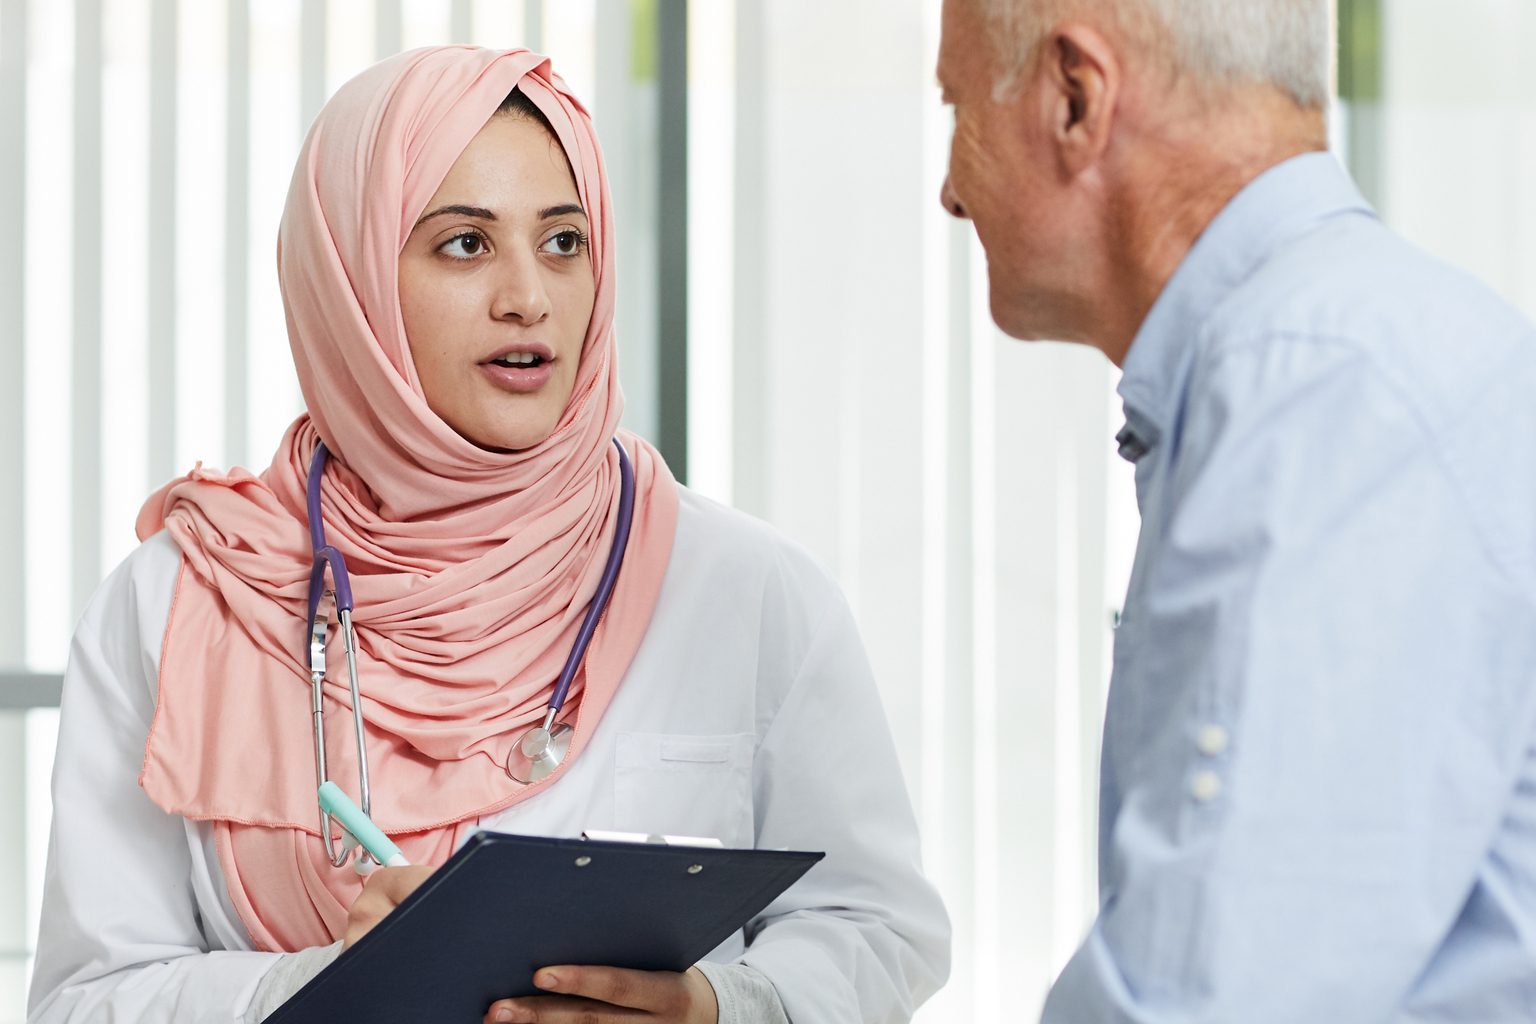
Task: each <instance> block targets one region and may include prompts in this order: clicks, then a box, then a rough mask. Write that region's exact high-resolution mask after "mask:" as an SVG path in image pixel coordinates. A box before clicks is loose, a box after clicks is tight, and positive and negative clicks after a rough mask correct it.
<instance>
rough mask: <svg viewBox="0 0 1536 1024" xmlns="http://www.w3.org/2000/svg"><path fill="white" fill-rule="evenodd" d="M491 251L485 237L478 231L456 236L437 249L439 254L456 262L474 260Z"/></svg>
mask: <svg viewBox="0 0 1536 1024" xmlns="http://www.w3.org/2000/svg"><path fill="white" fill-rule="evenodd" d="M489 249H490V246H489V245H488V244H487V243H486V240H485V236H484V235H482V234H480V233H479V232H478V231H466V232H464V233H463V234H462V235H454V236H453V237H452V238H450V239H448V241H446V242H444V243H443V244H442V245H440V246H438V247H437V251H438V252H440V253H442V254H443V255H444V256H451V257H453V258H454V259H456V260H472V259H474V258H475V257H476V256H484V255H485V254H486V252H487V251H488V250H489Z"/></svg>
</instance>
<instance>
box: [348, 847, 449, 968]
mask: <svg viewBox="0 0 1536 1024" xmlns="http://www.w3.org/2000/svg"><path fill="white" fill-rule="evenodd" d="M434 870H435V869H434V868H431V867H428V866H427V865H425V864H421V865H417V864H412V865H411V866H410V867H404V868H374V869H373V874H371V875H369V876H368V880H367V881H366V882H364V883H363V891H362V892H360V893H358V896H357V899H355V900H353V901H352V909H351V910H350V911H348V912H347V940H346V942H344V943H343V944H342V947H341V948H342V949H351V948H352V944H353V943H354V942H356V941H357V940H358V939H360V938H362V937H363V936H364V935H367V934H368V933H369V932H370V931H372V930H373V926H374V925H376V924H378V923H379V922H380V921H382V920H384V918H385V917H387V916H388V915H389V912H390V911H391V910H394V909H395V908H396V907H397V906H399V905H400V903H401V901H402V900H404V899H405V898H406V897H407V896H409V895H410V894H411V893H413V892H415V891H416V887H417V886H418V885H420V884H421V883H422V882H425V881H426V880H427V876H428V875H430V874H432V872H433V871H434Z"/></svg>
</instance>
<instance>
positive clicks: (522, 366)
mask: <svg viewBox="0 0 1536 1024" xmlns="http://www.w3.org/2000/svg"><path fill="white" fill-rule="evenodd" d="M544 362H545V359H544V357H543V356H541V355H539V354H538V353H537V352H508V353H506V354H505V355H500V356H497V357H496V358H495V359H492V360H491V365H492V366H506V367H509V368H511V369H515V370H526V369H528V368H530V367H534V366H539V365H541V364H543V363H544Z"/></svg>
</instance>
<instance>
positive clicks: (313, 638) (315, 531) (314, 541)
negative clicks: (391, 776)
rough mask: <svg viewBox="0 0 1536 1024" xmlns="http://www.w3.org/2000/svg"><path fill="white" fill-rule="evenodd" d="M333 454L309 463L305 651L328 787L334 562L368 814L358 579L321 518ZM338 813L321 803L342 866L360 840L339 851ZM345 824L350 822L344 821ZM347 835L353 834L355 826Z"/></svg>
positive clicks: (318, 773) (327, 839) (326, 835)
mask: <svg viewBox="0 0 1536 1024" xmlns="http://www.w3.org/2000/svg"><path fill="white" fill-rule="evenodd" d="M329 458H330V452H329V451H328V450H327V449H326V447H325V443H324V442H323V441H322V442H321V443H319V444H317V445H316V446H315V454H314V458H313V459H311V460H310V464H309V480H308V484H307V487H306V489H305V496H304V497H305V506H306V509H307V511H308V512H309V539H310V542H311V545H312V547H313V551H314V562H313V563H312V564H311V566H310V570H309V610H308V614H307V615H306V616H305V619H304V622H305V641H306V643H305V648H306V650H305V654H306V658H307V661H308V663H309V685H310V713H311V715H312V716H313V718H314V731H315V781H316V783H317V785H318V786H319V787H320V788H321V789H322V790H324V789H325V787H326V786H331V787H332V788H333V789H334V788H335V785H334V783H331V781H330V778H329V775H328V773H327V771H326V764H325V701H324V688H325V634H326V630H327V628H328V625H329V618H330V616H329V614H321V609H320V602H321V600H322V599H323V598H324V597H325V593H326V590H325V567H326V566H327V565H329V566H330V567H331V580H332V582H333V584H334V586H335V591H334V593H335V598H336V613H337V617H338V618H340V619H341V642H342V649H343V650H344V651H345V652H346V657H347V686H348V689H349V690H350V691H351V696H352V724H353V727H354V729H355V732H356V741H357V783H358V795H359V796H360V797H361V798H362V799H361V803H362V813H363V814H364V816H367V815H368V814H370V813H371V811H372V800H371V793H370V789H369V784H368V748H367V738H366V736H365V734H364V732H363V703H362V701H363V698H362V693H361V692H360V690H359V689H358V684H357V637H356V635H355V633H354V632H353V629H352V607H353V605H352V580H351V577H349V576H348V575H347V561H346V559H345V558H343V557H342V556H341V552H340V551H338V550H336V549H335V548H333V547H331V546H330V545H329V544H327V543H326V542H325V521H324V519H323V518H322V517H321V508H320V486H321V480H322V479H323V477H324V474H325V464H326V461H327V460H328V459H329ZM332 820H333V818H332V815H331V814H330V812H329V811H327V810H326V809H325V806H324V804H323V803H322V805H321V808H320V838H321V840H322V841H323V842H324V843H325V853H326V856H327V857H329V858H330V860H331V864H332V865H333V866H335V867H338V868H339V867H341V866H342V865H343V864H345V863H346V862H347V857H348V856H349V855H350V854H351V852H352V848H353V846H354V845H355V844H353V843H352V842H350V841H349V842H347V843H345V844H344V845H343V846H342V849H341V852H340V853H337V852H336V847H335V840H334V838H333V837H332V835H331V822H332ZM343 827H344V828H345V826H343ZM345 834H347V835H351V834H352V833H351V832H350V831H348V832H346V833H345ZM353 866H354V867H356V868H357V869H358V870H359V872H365V871H367V870H371V869H372V866H371V865H370V864H367V863H365V862H364V861H363V860H362V858H361V856H359V858H358V859H357V860H356V861H355V862H354V865H353Z"/></svg>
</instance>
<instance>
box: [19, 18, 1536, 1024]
mask: <svg viewBox="0 0 1536 1024" xmlns="http://www.w3.org/2000/svg"><path fill="white" fill-rule="evenodd" d="M682 2H683V0H0V222H3V223H4V224H5V225H6V226H7V228H6V230H4V231H0V670H5V669H10V670H12V671H13V673H21V672H27V671H30V672H33V673H57V672H59V671H61V670H62V668H63V665H64V661H65V658H66V655H67V649H68V641H69V635H70V632H71V630H72V628H73V623H74V621H75V618H76V616H77V615H78V613H79V611H80V609H81V608H82V607H83V605H84V603H85V601H86V600H87V599H88V597H89V595H90V592H91V590H92V589H93V588H94V586H95V585H96V584H97V582H99V580H100V579H101V578H102V576H104V574H105V573H106V572H108V571H110V569H111V568H112V567H113V566H114V565H115V564H116V563H117V562H118V561H120V560H121V559H122V558H123V556H124V555H125V554H127V553H128V551H130V550H131V549H132V547H133V545H134V543H135V540H134V535H133V521H134V516H135V514H136V512H137V510H138V508H139V506H140V504H141V502H142V501H143V500H144V498H145V496H146V495H147V494H148V493H149V491H150V490H152V489H153V488H155V487H157V486H159V485H160V484H162V483H163V482H165V481H166V480H167V479H169V478H170V477H171V476H173V475H175V474H177V473H181V472H185V471H186V470H187V469H188V468H190V467H191V466H192V465H193V463H194V462H196V461H198V460H202V461H204V462H206V463H208V464H210V465H216V466H228V465H231V464H240V465H245V466H248V467H251V468H253V469H258V470H259V469H260V468H262V467H264V466H265V465H266V464H267V461H268V459H269V457H270V453H271V452H272V451H273V450H274V448H275V446H276V443H277V440H278V438H279V436H280V435H281V433H282V430H283V428H284V427H285V426H286V425H287V424H288V422H289V421H290V420H291V419H292V418H293V416H294V415H295V414H296V413H297V412H298V411H299V409H300V399H299V394H298V389H297V385H296V383H295V380H294V376H293V370H292V366H291V362H290V357H289V353H288V346H287V341H286V338H285V336H284V329H283V317H282V307H281V303H280V300H279V296H278V292H277V284H276V276H275V272H274V260H273V252H274V243H275V238H276V226H277V218H278V215H279V213H280V210H281V206H282V201H283V196H284V193H285V191H286V187H287V182H288V177H289V174H290V171H291V169H292V163H293V159H294V157H295V155H296V154H297V151H298V148H299V144H300V142H301V139H302V136H303V132H304V130H305V129H306V127H307V125H308V122H309V119H310V117H312V116H313V113H314V112H315V110H317V109H318V108H319V105H320V104H321V103H322V102H323V101H324V98H325V97H326V96H327V95H329V93H330V92H331V91H332V90H334V89H335V87H336V86H337V85H339V84H340V83H341V82H343V81H345V80H346V79H347V78H348V77H349V76H350V75H352V74H354V73H356V72H357V71H358V70H360V69H362V68H363V67H366V66H367V65H368V64H369V63H371V62H372V61H374V60H375V59H377V58H378V57H381V56H385V55H388V54H390V53H394V52H397V51H398V50H400V49H403V48H410V47H414V46H419V45H424V44H429V43H441V42H449V41H463V42H471V41H472V42H476V43H482V44H485V45H492V46H513V45H523V44H525V43H527V44H529V45H533V46H534V47H535V48H538V49H540V50H542V51H543V52H546V53H548V54H550V55H551V56H552V57H553V58H554V60H555V66H556V68H557V70H558V71H559V72H560V73H561V74H562V75H563V76H564V77H565V79H566V80H567V82H569V83H570V84H571V85H572V86H573V87H574V89H575V90H576V92H577V93H578V94H579V95H580V96H581V97H582V98H583V99H584V100H585V101H586V102H587V103H588V105H589V106H590V107H591V109H592V110H593V112H594V115H595V117H596V120H597V124H598V129H599V132H600V134H601V137H602V142H603V145H604V148H605V152H606V154H607V157H608V160H609V165H610V171H611V175H612V181H613V189H614V193H615V201H616V206H617V210H618V217H619V220H618V231H619V241H620V271H619V272H620V281H621V285H620V288H621V291H620V307H619V332H620V335H619V336H620V346H621V358H622V366H623V375H624V382H625V389H626V393H627V395H628V400H629V406H628V411H627V413H626V418H627V421H628V423H629V424H630V425H631V426H632V427H633V428H634V429H636V430H637V431H639V432H641V433H643V434H646V435H647V436H651V437H656V438H658V439H660V440H661V441H662V443H663V446H664V449H665V450H666V451H667V452H668V455H669V458H671V459H673V460H674V464H675V465H676V466H678V468H679V469H683V470H685V471H686V475H687V479H688V481H689V483H690V484H691V485H692V486H694V487H696V488H698V489H700V490H702V491H703V492H704V493H706V494H709V495H711V496H713V497H715V498H718V499H719V500H721V501H725V502H729V503H732V504H735V505H737V506H738V507H740V508H743V509H745V510H747V511H749V512H752V513H754V514H756V515H759V516H761V517H763V518H765V519H767V520H769V521H770V522H772V523H774V524H775V525H777V526H778V527H779V528H781V529H783V530H784V531H785V532H787V533H788V534H789V535H791V536H792V537H794V538H795V539H797V540H799V541H800V542H801V543H803V544H805V545H807V546H808V547H809V548H811V549H812V550H813V551H814V552H816V554H817V555H818V556H820V557H821V558H822V559H823V560H824V561H825V562H826V563H827V564H828V565H829V566H830V567H831V568H832V569H833V571H834V572H836V574H837V575H838V577H839V578H840V580H841V581H842V583H843V586H844V587H845V588H846V590H847V593H848V596H849V599H850V600H851V602H852V603H853V605H854V608H855V610H856V611H857V613H858V616H859V619H860V622H861V624H862V626H863V629H864V634H865V638H866V641H867V643H868V645H869V648H870V653H871V656H872V658H873V660H874V664H875V668H876V672H877V674H878V676H879V678H880V682H881V686H882V689H883V693H884V696H885V702H886V709H887V713H888V715H889V717H890V720H891V725H892V727H893V729H894V731H895V734H896V737H897V743H898V746H899V748H900V751H901V754H902V759H903V767H904V770H905V772H906V776H907V782H908V786H909V789H910V791H911V794H912V798H913V802H914V804H915V805H916V807H917V809H918V813H919V816H920V819H921V822H922V824H923V828H924V832H925V860H926V864H927V867H928V870H929V871H930V873H931V874H932V876H933V877H934V878H935V879H936V880H937V882H938V884H939V885H940V887H941V888H942V889H943V891H944V894H945V897H946V900H947V901H948V904H949V908H950V912H951V914H952V916H953V919H954V924H955V967H954V973H953V980H952V981H951V983H950V985H949V987H948V988H947V989H946V990H945V991H944V992H943V993H941V994H940V996H938V997H937V998H936V999H935V1000H934V1001H933V1002H932V1003H931V1004H929V1006H928V1007H926V1008H925V1009H924V1010H923V1011H922V1013H921V1015H920V1020H924V1021H930V1022H932V1021H956V1022H959V1021H965V1022H972V1021H974V1022H985V1024H990V1022H1001V1021H1030V1020H1034V1019H1036V1017H1037V1015H1038V1010H1039V1007H1040V1004H1041V1001H1042V999H1043V996H1044V993H1045V990H1046V988H1047V986H1048V985H1049V983H1050V980H1051V978H1052V977H1053V976H1054V973H1055V972H1056V971H1057V970H1058V969H1059V968H1060V966H1061V965H1062V964H1063V963H1064V962H1065V959H1066V957H1067V956H1068V955H1069V954H1070V953H1071V951H1072V949H1073V948H1074V947H1075V945H1076V943H1077V942H1078V941H1079V939H1080V937H1081V936H1082V934H1083V932H1084V930H1085V929H1086V927H1087V924H1088V922H1089V921H1090V919H1091V915H1092V912H1093V908H1094V906H1095V902H1096V898H1095V884H1096V880H1095V866H1094V860H1095V858H1094V832H1095V827H1096V823H1095V797H1096V788H1097V782H1096V774H1097V769H1096V765H1097V757H1098V737H1099V730H1100V724H1101V716H1102V708H1103V700H1104V693H1105V689H1106V685H1107V680H1108V670H1109V664H1108V651H1109V640H1110V630H1111V624H1112V622H1113V618H1114V615H1115V614H1116V610H1117V607H1118V604H1119V602H1120V600H1121V597H1122V595H1123V593H1124V589H1125V582H1126V579H1127V577H1128V574H1129V567H1130V560H1131V555H1132V552H1133V549H1134V545H1135V534H1136V529H1137V517H1136V510H1135V504H1134V494H1133V492H1132V488H1131V480H1130V475H1129V468H1128V467H1127V466H1125V465H1124V464H1122V463H1121V462H1120V461H1119V460H1118V458H1116V457H1114V456H1113V444H1112V440H1111V439H1112V436H1113V434H1114V432H1115V430H1116V429H1117V428H1118V426H1119V423H1120V416H1119V403H1118V401H1116V400H1115V398H1114V395H1113V384H1114V380H1115V376H1116V374H1115V371H1114V370H1113V368H1112V367H1111V366H1109V364H1108V363H1107V362H1105V361H1104V360H1103V359H1102V358H1100V357H1099V356H1098V355H1097V354H1096V353H1094V352H1091V351H1088V350H1085V349H1080V348H1073V347H1068V346H1062V345H1053V344H1039V345H1028V346H1026V345H1020V344H1018V343H1015V342H1011V341H1009V340H1007V339H1004V338H1002V337H1000V336H999V335H998V333H997V332H996V330H995V329H994V328H993V327H992V325H991V321H990V319H989V317H988V315H987V297H986V273H985V262H984V257H983V256H982V254H981V253H980V251H979V248H978V247H977V245H976V243H975V241H974V235H973V233H972V232H971V231H970V229H969V227H968V226H967V225H963V224H958V223H955V222H952V221H949V220H948V219H947V218H946V217H945V216H944V214H943V213H942V211H941V210H940V209H939V207H938V204H937V201H936V197H937V195H938V189H939V184H940V182H941V180H942V177H943V173H944V167H945V160H946V146H947V138H948V131H949V121H948V114H947V112H946V111H945V110H944V109H943V108H942V107H941V106H940V104H939V101H938V91H937V89H936V87H935V85H934V82H933V73H932V69H933V63H934V57H935V53H936V50H937V41H938V40H937V37H938V14H939V0H687V3H686V7H685V8H684V7H680V6H678V4H680V3H682ZM1378 4H1379V6H1378ZM1341 7H1342V10H1341V14H1342V15H1343V17H1344V21H1345V24H1344V31H1343V33H1342V36H1341V38H1342V41H1343V43H1344V61H1343V66H1342V67H1341V76H1340V82H1341V96H1342V97H1343V100H1342V102H1341V103H1340V104H1339V105H1338V106H1337V108H1336V110H1335V131H1334V134H1335V137H1336V139H1337V148H1338V150H1339V152H1340V154H1341V156H1342V157H1344V158H1345V159H1346V160H1347V162H1348V163H1349V164H1350V166H1351V167H1352V168H1353V169H1355V170H1356V172H1357V176H1358V177H1359V178H1360V179H1361V181H1362V184H1363V186H1364V187H1365V188H1366V191H1367V193H1368V195H1370V197H1371V198H1372V199H1374V200H1376V201H1378V202H1379V203H1380V205H1381V208H1382V211H1383V213H1384V215H1385V217H1386V218H1387V220H1388V221H1389V222H1390V223H1391V224H1393V225H1394V226H1395V227H1397V228H1398V229H1399V230H1401V231H1403V232H1404V233H1406V234H1407V235H1408V236H1409V237H1410V238H1412V239H1414V240H1415V241H1417V242H1419V243H1420V244H1422V245H1424V246H1426V247H1428V248H1429V249H1431V250H1432V251H1434V252H1436V253H1439V254H1441V255H1443V256H1444V257H1446V258H1448V259H1450V260H1452V261H1454V262H1457V263H1459V264H1461V265H1463V266H1465V267H1467V268H1468V269H1470V270H1472V271H1473V272H1475V273H1477V274H1479V275H1481V276H1482V277H1484V278H1485V279H1487V280H1488V281H1490V282H1491V283H1492V284H1493V285H1495V286H1496V287H1498V288H1500V289H1501V290H1502V291H1503V292H1504V293H1505V294H1506V295H1508V296H1509V297H1510V298H1512V299H1513V300H1514V301H1516V302H1517V303H1520V304H1521V305H1522V306H1523V307H1524V308H1525V309H1526V310H1527V312H1533V313H1536V192H1533V190H1532V188H1531V186H1530V185H1528V184H1527V183H1528V182H1530V181H1532V180H1536V179H1533V178H1532V175H1531V173H1530V172H1531V171H1532V170H1533V169H1536V168H1533V163H1536V72H1533V71H1531V70H1530V68H1531V67H1532V65H1531V63H1530V62H1529V61H1526V60H1523V59H1522V58H1523V55H1524V54H1525V53H1527V52H1529V51H1530V49H1531V48H1532V45H1533V44H1536V9H1533V8H1532V7H1531V6H1530V5H1529V4H1528V3H1527V2H1525V0H1459V2H1456V3H1451V2H1448V0H1341ZM684 9H686V12H687V13H686V26H687V40H686V46H687V50H686V52H687V54H688V60H687V99H686V115H685V120H684V122H683V123H686V126H687V131H686V136H687V141H686V144H685V149H686V153H685V156H683V157H679V155H678V154H677V153H676V152H673V151H672V149H670V148H668V147H669V146H671V145H672V144H673V142H675V140H676V139H678V138H679V137H680V136H678V135H676V134H675V133H676V131H677V130H678V128H677V117H678V116H679V112H680V111H682V109H683V108H682V107H681V106H680V105H679V104H678V103H677V102H675V98H674V100H672V101H669V100H667V99H666V97H665V95H664V89H663V88H662V87H661V84H660V83H661V81H662V80H664V79H665V78H666V72H667V71H668V70H671V71H672V72H673V73H674V76H675V75H676V73H677V72H676V68H675V67H671V66H670V65H663V66H662V67H661V68H660V69H658V53H661V54H665V53H666V52H668V51H667V49H666V47H667V45H668V40H669V39H670V40H671V42H672V43H673V44H675V45H674V48H676V45H680V43H679V39H680V38H681V37H680V36H679V35H678V31H677V28H676V27H677V26H680V25H681V24H682V21H681V20H678V19H676V18H675V19H674V21H673V22H671V23H669V22H668V21H667V18H666V16H665V12H666V11H668V10H671V11H674V12H680V11H682V10H684ZM669 25H672V26H674V27H672V28H669ZM669 32H670V33H671V35H670V36H669V35H668V33H669ZM658 36H660V37H661V38H658ZM674 37H676V38H674ZM658 48H659V49H658ZM679 52H681V51H679ZM678 80H679V81H680V80H681V79H678ZM668 103H670V104H671V105H670V106H668ZM669 111H670V116H671V117H672V118H673V121H672V127H671V128H668V120H667V119H668V116H669V114H668V112H669ZM668 131H671V132H673V133H674V134H672V135H668V134H667V132H668ZM669 157H670V158H671V160H672V163H670V164H669V163H668V159H669ZM679 159H684V160H685V161H686V168H687V175H686V183H687V193H686V207H685V208H686V216H683V215H682V209H683V208H682V207H679V206H677V205H676V204H675V203H674V204H673V205H671V206H669V205H668V202H667V201H666V200H665V199H664V196H666V195H667V194H668V193H667V191H666V190H667V185H668V182H669V180H671V181H673V183H674V184H675V183H676V182H679V181H681V180H682V179H681V177H680V176H679V175H678V174H677V173H674V172H665V169H666V168H668V167H673V168H676V167H677V166H679V165H678V163H677V161H678V160H679ZM664 172H665V173H664ZM667 174H671V178H667V176H666V175H667ZM684 225H685V226H686V227H685V231H684V229H683V226H684ZM680 231H683V233H682V234H679V232H680ZM669 232H671V236H675V237H677V238H682V239H685V240H686V252H687V258H686V264H684V263H683V262H682V261H681V260H680V259H678V254H679V250H678V249H677V248H676V247H675V246H674V247H672V248H669V244H670V243H669V242H668V238H669ZM684 266H685V267H686V278H685V280H686V285H687V288H686V301H685V308H683V309H682V310H681V311H679V310H672V311H671V312H672V319H670V320H669V319H667V317H668V315H669V313H668V303H673V304H675V303H676V301H677V299H678V297H679V296H680V295H682V292H681V291H679V290H678V289H677V288H672V289H671V290H670V291H669V290H668V289H669V287H670V286H669V285H668V284H667V283H666V275H667V272H668V270H669V269H670V270H671V271H673V272H674V273H676V272H679V271H680V268H683V267H684ZM678 316H683V318H684V320H685V322H686V332H684V331H683V330H682V329H681V328H678V327H676V326H674V327H673V328H670V329H663V326H662V325H665V324H672V325H677V324H679V323H680V321H679V319H678ZM679 359H681V360H682V362H681V363H680V362H679V361H678V360H679ZM684 370H685V372H684ZM684 384H685V387H684ZM679 396H685V398H680V397H679ZM683 407H685V410H686V418H684V417H683V415H682V411H681V410H682V409H683ZM669 417H670V419H669ZM666 423H671V424H673V426H671V427H668V426H666V425H665V424H666ZM678 425H681V426H678ZM679 430H681V433H679V432H678V431H679ZM669 431H671V432H670V433H669ZM15 678H19V676H18V677H15ZM21 692H22V691H21V690H20V689H14V693H18V694H19V693H21ZM0 699H3V700H0V708H4V707H7V706H9V707H12V708H16V707H17V706H18V705H24V704H26V703H27V701H26V700H23V699H21V698H20V697H14V696H13V697H10V698H6V696H5V693H3V692H0ZM56 722H57V713H56V711H52V710H50V709H47V708H36V709H32V710H11V711H0V1024H3V1022H9V1021H20V1020H22V1018H23V1016H24V1000H25V996H24V990H25V978H26V975H27V973H28V971H29V957H30V948H31V943H32V939H33V936H34V933H35V926H36V919H37V909H38V897H39V895H40V880H41V868H42V862H43V857H44V854H45V849H46V842H47V835H46V833H47V823H48V818H49V805H48V794H47V777H48V773H49V770H50V765H51V762H52V744H53V739H52V738H53V734H54V732H55V730H56Z"/></svg>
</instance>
